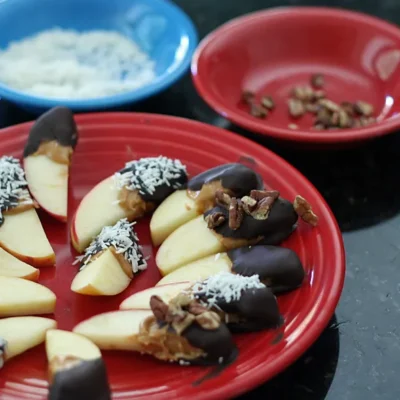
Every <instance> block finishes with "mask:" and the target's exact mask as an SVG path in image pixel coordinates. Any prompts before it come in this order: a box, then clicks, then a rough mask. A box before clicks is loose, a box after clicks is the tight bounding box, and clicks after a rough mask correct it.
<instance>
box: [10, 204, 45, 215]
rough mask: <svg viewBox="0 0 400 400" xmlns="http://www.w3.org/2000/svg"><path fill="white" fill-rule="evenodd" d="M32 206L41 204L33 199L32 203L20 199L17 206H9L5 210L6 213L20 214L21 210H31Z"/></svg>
mask: <svg viewBox="0 0 400 400" xmlns="http://www.w3.org/2000/svg"><path fill="white" fill-rule="evenodd" d="M31 208H39V204H38V203H37V202H36V201H34V200H32V201H31V202H30V203H28V202H27V201H24V200H22V201H20V202H19V203H18V205H17V207H13V208H9V209H8V210H5V211H3V214H4V215H14V214H19V213H21V212H24V211H27V210H30V209H31Z"/></svg>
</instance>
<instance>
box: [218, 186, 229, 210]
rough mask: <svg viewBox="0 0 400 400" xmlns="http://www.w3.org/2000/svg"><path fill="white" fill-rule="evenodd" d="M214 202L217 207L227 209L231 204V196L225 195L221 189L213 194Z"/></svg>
mask: <svg viewBox="0 0 400 400" xmlns="http://www.w3.org/2000/svg"><path fill="white" fill-rule="evenodd" d="M215 201H216V203H217V204H218V205H220V206H222V207H225V208H229V205H230V204H231V196H229V194H228V193H225V192H224V191H223V190H222V189H219V190H217V191H216V192H215Z"/></svg>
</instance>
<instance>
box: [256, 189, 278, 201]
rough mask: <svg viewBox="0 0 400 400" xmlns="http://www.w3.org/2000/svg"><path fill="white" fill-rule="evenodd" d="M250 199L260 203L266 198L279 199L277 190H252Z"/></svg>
mask: <svg viewBox="0 0 400 400" xmlns="http://www.w3.org/2000/svg"><path fill="white" fill-rule="evenodd" d="M250 197H251V198H252V199H254V200H256V201H260V200H262V199H265V198H266V197H273V198H274V199H275V200H276V199H277V198H278V197H279V192H278V191H277V190H252V191H251V192H250Z"/></svg>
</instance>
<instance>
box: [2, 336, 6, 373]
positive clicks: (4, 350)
mask: <svg viewBox="0 0 400 400" xmlns="http://www.w3.org/2000/svg"><path fill="white" fill-rule="evenodd" d="M6 348H7V341H6V340H5V339H3V338H1V337H0V368H3V366H4V356H5V352H6Z"/></svg>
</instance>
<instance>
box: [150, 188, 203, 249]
mask: <svg viewBox="0 0 400 400" xmlns="http://www.w3.org/2000/svg"><path fill="white" fill-rule="evenodd" d="M198 215H199V212H198V208H197V206H196V202H195V201H194V200H193V199H191V198H190V197H189V196H188V195H187V191H186V190H177V191H176V192H174V193H172V194H171V195H170V196H168V197H167V198H166V199H165V200H164V201H163V202H162V203H161V204H160V205H159V206H158V208H157V209H156V210H155V211H154V214H153V216H152V218H151V221H150V232H151V239H152V241H153V244H154V246H159V245H160V244H161V243H163V242H164V240H165V239H166V238H167V237H168V236H169V235H170V234H171V233H172V232H174V231H175V230H176V229H178V228H179V227H180V226H181V225H183V224H185V223H186V222H189V221H191V220H192V219H194V218H196V216H198Z"/></svg>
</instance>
